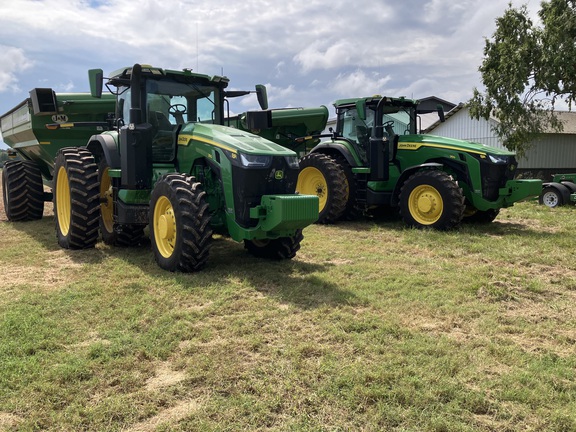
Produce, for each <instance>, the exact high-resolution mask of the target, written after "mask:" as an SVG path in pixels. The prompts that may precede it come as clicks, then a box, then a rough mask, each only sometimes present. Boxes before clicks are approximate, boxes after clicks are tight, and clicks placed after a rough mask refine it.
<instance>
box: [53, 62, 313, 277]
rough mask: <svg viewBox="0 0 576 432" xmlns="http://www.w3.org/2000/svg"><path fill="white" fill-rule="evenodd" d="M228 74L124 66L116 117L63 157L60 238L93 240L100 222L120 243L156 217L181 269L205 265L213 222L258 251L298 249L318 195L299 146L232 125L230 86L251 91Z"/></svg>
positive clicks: (75, 243) (154, 224) (58, 183)
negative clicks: (306, 185)
mask: <svg viewBox="0 0 576 432" xmlns="http://www.w3.org/2000/svg"><path fill="white" fill-rule="evenodd" d="M89 76H90V84H91V93H92V95H93V96H94V97H96V98H98V97H100V96H103V95H102V86H103V83H104V78H103V73H102V71H101V70H91V71H90V73H89ZM227 85H228V79H227V78H226V77H221V76H213V77H210V76H207V75H201V74H195V73H192V72H191V71H189V70H183V71H173V70H166V69H160V68H154V67H149V66H145V67H142V66H141V65H138V64H136V65H134V66H133V67H126V68H123V69H120V70H118V71H116V72H113V73H112V74H111V75H110V77H109V78H107V81H106V86H107V88H108V89H110V90H111V92H112V93H113V94H115V95H116V97H117V102H116V114H115V126H114V127H113V128H112V129H111V130H108V131H104V132H102V133H99V134H94V135H92V136H91V137H90V138H89V139H88V140H87V144H86V145H85V146H82V147H67V148H63V149H60V150H59V151H58V152H57V153H56V156H55V163H54V175H53V176H54V182H53V190H54V212H55V215H56V218H55V219H56V232H57V237H58V242H59V244H60V245H61V246H62V247H65V248H71V249H81V248H88V247H92V246H94V244H95V243H96V241H97V238H98V231H100V232H101V233H102V238H103V240H104V241H105V242H106V243H108V244H113V245H130V244H134V243H138V242H139V241H140V239H141V237H142V235H143V231H144V228H145V227H146V226H147V225H149V231H150V239H151V243H152V249H153V251H154V256H155V258H156V261H157V263H158V264H159V265H160V267H162V268H163V269H166V270H170V271H174V270H180V271H195V270H199V269H201V268H203V267H204V266H205V264H206V262H207V258H208V253H209V249H210V245H211V241H212V233H219V234H222V235H226V236H230V237H231V238H232V239H234V240H236V241H243V242H244V245H245V248H246V249H247V250H248V251H249V252H250V253H252V254H253V255H256V256H260V257H269V258H277V259H282V258H293V257H294V256H295V254H296V252H297V251H298V249H299V248H300V242H301V240H302V238H303V236H302V229H303V228H304V227H306V226H307V225H309V224H310V223H313V222H314V221H315V220H316V219H317V218H318V198H317V197H316V196H314V195H299V194H296V193H295V186H296V181H297V176H298V171H299V167H298V159H297V156H296V154H295V153H294V152H293V151H291V150H288V149H286V148H283V147H281V146H279V145H277V144H275V143H273V142H271V141H268V140H266V139H264V138H261V137H258V136H256V135H253V134H250V133H248V132H245V131H241V130H238V129H234V128H231V127H227V126H224V120H225V116H224V106H225V101H226V97H236V96H240V95H241V94H245V92H227V91H226V87H227ZM262 99H263V98H262ZM263 102H265V101H263ZM262 107H263V108H265V104H263V106H262ZM98 228H100V229H98Z"/></svg>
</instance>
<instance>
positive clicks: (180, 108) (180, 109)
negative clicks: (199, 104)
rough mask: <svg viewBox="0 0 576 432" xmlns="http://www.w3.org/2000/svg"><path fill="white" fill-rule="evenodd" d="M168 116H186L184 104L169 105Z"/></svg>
mask: <svg viewBox="0 0 576 432" xmlns="http://www.w3.org/2000/svg"><path fill="white" fill-rule="evenodd" d="M168 114H171V115H173V116H174V117H176V116H178V115H184V114H186V105H184V104H175V105H170V108H168Z"/></svg>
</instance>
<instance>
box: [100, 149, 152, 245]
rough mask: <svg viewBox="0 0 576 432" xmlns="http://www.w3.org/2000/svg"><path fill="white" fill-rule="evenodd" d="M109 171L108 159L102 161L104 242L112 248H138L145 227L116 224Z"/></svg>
mask: <svg viewBox="0 0 576 432" xmlns="http://www.w3.org/2000/svg"><path fill="white" fill-rule="evenodd" d="M109 169H110V168H109V166H108V162H107V161H106V159H102V160H101V161H100V163H99V164H98V181H99V183H100V233H101V235H102V240H103V241H104V243H106V244H108V245H112V246H136V245H138V244H139V243H140V242H141V241H142V239H143V238H144V225H118V224H117V223H115V222H114V197H113V193H112V181H111V179H110V175H109V172H108V171H109Z"/></svg>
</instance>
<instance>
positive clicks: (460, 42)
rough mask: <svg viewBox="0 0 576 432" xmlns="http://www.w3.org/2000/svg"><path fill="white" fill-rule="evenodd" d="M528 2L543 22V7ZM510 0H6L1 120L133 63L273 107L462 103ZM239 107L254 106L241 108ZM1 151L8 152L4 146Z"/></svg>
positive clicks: (1, 18)
mask: <svg viewBox="0 0 576 432" xmlns="http://www.w3.org/2000/svg"><path fill="white" fill-rule="evenodd" d="M512 3H513V5H515V6H519V5H520V4H527V5H528V7H529V9H530V11H531V12H533V14H534V15H535V14H536V12H537V10H538V8H539V4H540V1H539V0H523V1H517V0H513V1H512ZM507 4H508V0H483V1H477V0H456V1H455V0H346V1H344V0H330V1H327V0H289V1H286V2H284V1H279V0H242V1H238V0H218V1H215V0H163V1H158V0H138V1H133V0H0V115H1V114H4V113H5V112H7V111H9V110H10V109H11V108H13V107H14V106H15V105H17V104H18V103H20V102H21V101H23V100H24V99H25V98H26V97H28V92H29V91H30V90H31V89H32V88H34V87H51V88H53V89H54V90H55V91H56V92H57V93H58V92H83V91H88V78H87V70H88V69H90V68H102V69H103V70H104V72H105V74H106V73H107V72H111V71H113V70H116V69H119V68H120V67H123V66H128V65H132V64H134V63H137V62H138V63H144V64H152V65H155V66H160V67H165V68H168V69H182V68H192V69H193V70H194V71H198V72H200V73H205V74H209V75H214V74H218V75H220V74H224V75H226V76H228V77H229V78H230V80H231V81H230V88H231V89H242V90H249V89H253V87H254V84H257V83H261V84H266V86H267V88H268V97H269V101H270V107H272V108H277V107H295V106H318V105H327V106H328V107H329V108H330V109H331V110H332V105H331V104H332V102H333V101H334V100H336V99H339V98H344V97H354V96H366V95H372V94H386V95H390V96H407V97H413V98H423V97H427V96H432V95H434V96H438V97H440V98H442V99H446V100H448V101H451V102H454V103H458V102H464V101H466V100H468V99H469V98H470V97H471V95H472V89H473V88H474V87H475V86H478V87H480V86H481V82H480V77H479V74H478V66H479V65H480V63H481V60H482V50H483V47H484V38H485V37H489V36H490V35H492V33H493V32H494V29H495V19H496V18H497V17H499V16H501V15H502V14H503V13H504V10H505V8H506V6H507ZM235 103H236V104H237V105H236V106H233V109H234V110H235V111H236V112H240V111H245V110H247V109H253V108H256V107H257V103H256V100H255V98H251V97H246V98H242V99H240V100H237V101H235ZM0 147H4V145H3V143H2V142H0Z"/></svg>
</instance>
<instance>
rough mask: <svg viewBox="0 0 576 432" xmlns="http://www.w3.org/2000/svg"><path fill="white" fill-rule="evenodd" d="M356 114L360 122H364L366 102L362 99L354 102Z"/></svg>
mask: <svg viewBox="0 0 576 432" xmlns="http://www.w3.org/2000/svg"><path fill="white" fill-rule="evenodd" d="M356 112H357V113H358V117H360V120H366V101H365V100H364V99H361V100H357V101H356Z"/></svg>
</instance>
